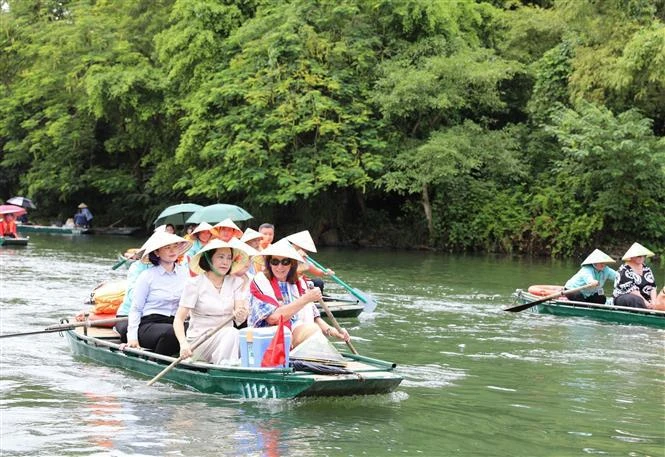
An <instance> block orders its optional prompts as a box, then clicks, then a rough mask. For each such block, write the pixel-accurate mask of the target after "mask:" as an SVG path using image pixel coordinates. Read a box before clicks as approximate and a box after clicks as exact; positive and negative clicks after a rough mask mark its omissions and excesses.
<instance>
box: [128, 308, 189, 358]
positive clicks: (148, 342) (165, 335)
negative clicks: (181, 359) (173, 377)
mask: <svg viewBox="0 0 665 457" xmlns="http://www.w3.org/2000/svg"><path fill="white" fill-rule="evenodd" d="M115 330H116V332H118V333H120V341H122V342H123V343H126V342H127V321H123V322H118V323H117V324H116V326H115ZM185 330H187V322H185ZM138 334H139V344H140V345H141V347H142V348H146V349H149V350H151V351H153V352H156V353H157V354H163V355H177V354H180V343H178V338H176V336H175V330H173V316H162V315H161V314H150V315H148V316H143V317H142V318H141V323H140V324H139V332H138Z"/></svg>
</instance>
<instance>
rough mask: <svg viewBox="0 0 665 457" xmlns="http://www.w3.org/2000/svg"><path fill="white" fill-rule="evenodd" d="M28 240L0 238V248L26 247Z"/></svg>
mask: <svg viewBox="0 0 665 457" xmlns="http://www.w3.org/2000/svg"><path fill="white" fill-rule="evenodd" d="M28 240H29V238H3V237H0V246H27V245H28Z"/></svg>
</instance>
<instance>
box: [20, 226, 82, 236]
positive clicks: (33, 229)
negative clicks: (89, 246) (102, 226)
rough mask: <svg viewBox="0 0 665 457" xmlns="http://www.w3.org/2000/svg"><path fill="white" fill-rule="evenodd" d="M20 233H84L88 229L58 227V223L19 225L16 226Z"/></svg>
mask: <svg viewBox="0 0 665 457" xmlns="http://www.w3.org/2000/svg"><path fill="white" fill-rule="evenodd" d="M16 229H17V231H18V232H20V233H42V234H47V235H82V234H87V229H84V228H80V227H58V226H57V225H19V226H17V227H16Z"/></svg>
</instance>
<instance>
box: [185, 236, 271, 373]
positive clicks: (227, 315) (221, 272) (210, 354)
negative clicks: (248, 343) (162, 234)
mask: <svg viewBox="0 0 665 457" xmlns="http://www.w3.org/2000/svg"><path fill="white" fill-rule="evenodd" d="M241 251H242V252H244V253H245V255H244V256H238V255H237V254H238V253H239V252H241ZM255 254H258V252H257V251H256V250H255V249H252V248H251V247H249V246H247V245H246V244H245V243H242V242H241V241H239V240H237V239H234V240H232V241H231V242H230V243H227V242H225V241H222V240H213V241H211V242H210V243H208V244H207V245H206V246H205V247H204V248H203V249H201V251H199V253H198V254H196V255H195V256H194V257H193V258H192V260H191V263H190V268H191V269H192V270H193V271H194V272H195V273H197V276H195V277H193V278H190V279H189V280H188V282H187V284H186V285H185V289H184V291H183V293H182V296H181V297H180V304H179V307H178V311H177V312H176V315H175V319H174V320H173V328H174V330H175V335H176V337H177V338H178V341H179V343H180V356H181V357H183V358H186V357H193V358H194V359H196V360H203V361H205V362H208V363H214V364H221V363H222V362H223V361H225V360H231V361H233V360H237V359H238V358H239V352H238V345H239V334H238V330H237V328H235V327H234V323H235V324H236V325H237V326H239V325H240V324H242V323H243V322H245V321H246V320H247V313H248V303H247V301H248V295H247V292H246V291H247V286H248V284H249V279H248V278H247V277H242V278H241V277H237V276H233V275H232V274H231V270H232V267H234V266H238V264H239V263H245V264H247V263H249V255H255ZM187 317H189V319H190V320H189V327H188V328H187V331H185V324H184V323H185V320H186V319H187ZM232 321H233V322H232ZM224 323H226V324H225V325H224V327H223V328H222V329H221V330H218V331H217V332H216V333H215V334H214V335H213V336H211V337H210V338H209V339H208V340H206V341H205V342H204V343H202V344H201V345H200V346H199V347H198V348H196V349H195V350H194V351H192V349H191V345H192V344H193V343H194V342H195V341H196V340H197V339H198V338H200V337H201V336H202V335H204V333H205V332H206V331H208V330H210V331H212V330H213V329H215V328H216V327H218V326H219V325H221V324H224Z"/></svg>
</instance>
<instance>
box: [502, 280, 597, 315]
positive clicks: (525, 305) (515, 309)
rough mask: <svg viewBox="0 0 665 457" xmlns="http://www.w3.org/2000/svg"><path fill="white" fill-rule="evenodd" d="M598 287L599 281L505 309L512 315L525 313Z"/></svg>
mask: <svg viewBox="0 0 665 457" xmlns="http://www.w3.org/2000/svg"><path fill="white" fill-rule="evenodd" d="M597 285H598V281H591V282H590V283H588V284H585V285H583V286H582V287H576V288H574V289H568V290H564V289H561V291H560V292H557V293H555V294H550V295H547V296H546V297H543V298H541V299H540V300H536V301H532V302H530V303H523V304H521V305H517V306H513V307H512V308H506V309H504V311H510V312H512V313H517V312H520V311H524V310H525V309H529V308H531V307H533V306H536V305H539V304H541V303H545V302H546V301H549V300H552V299H554V298H559V297H562V296H564V295H570V294H574V293H575V292H579V291H580V290H584V289H588V288H589V287H594V286H597Z"/></svg>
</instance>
